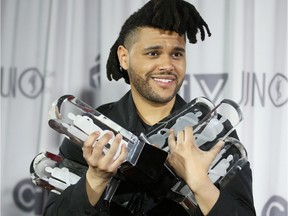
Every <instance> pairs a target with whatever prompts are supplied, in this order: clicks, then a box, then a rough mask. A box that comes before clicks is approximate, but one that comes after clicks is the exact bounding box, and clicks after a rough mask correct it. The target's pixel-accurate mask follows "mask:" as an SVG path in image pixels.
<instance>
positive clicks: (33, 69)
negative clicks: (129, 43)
mask: <svg viewBox="0 0 288 216" xmlns="http://www.w3.org/2000/svg"><path fill="white" fill-rule="evenodd" d="M145 2H147V1H144V0H137V1H135V0H121V1H119V0H117V1H113V0H85V1H81V0H61V1H57V0H41V1H39V0H1V77H0V78H1V82H0V89H1V134H0V135H1V214H2V215H3V216H13V215H17V216H18V215H41V212H42V207H43V204H44V203H45V193H44V192H43V191H42V190H41V189H39V188H36V187H34V186H33V185H32V184H31V181H30V176H29V166H30V162H31V160H32V159H33V158H34V156H35V155H36V154H37V153H39V152H41V151H46V150H48V151H51V152H54V153H57V152H58V147H59V145H60V143H61V140H62V137H60V136H59V135H57V134H56V132H54V131H52V129H50V128H49V127H48V124H47V114H48V109H49V106H50V105H51V103H52V101H53V100H55V99H57V98H58V97H59V96H61V95H63V94H73V95H75V96H77V97H79V98H81V99H82V100H84V101H86V102H87V103H89V104H91V105H92V106H95V107H96V106H98V105H100V104H102V103H106V102H110V101H114V100H117V99H118V98H119V97H121V96H122V95H123V94H124V93H125V92H126V90H127V89H128V88H129V86H127V85H125V84H124V81H123V80H121V81H119V82H109V81H108V80H107V78H106V74H105V67H106V60H107V57H108V54H109V50H110V47H111V46H112V44H113V43H114V41H115V40H116V38H117V36H118V33H119V31H120V27H121V26H122V24H123V22H124V21H125V19H126V18H127V17H128V16H129V15H130V14H131V13H132V12H134V11H135V10H136V9H137V8H139V7H141V6H142V5H143V4H144V3H145ZM190 2H192V3H193V4H194V5H195V6H196V8H198V10H199V12H200V13H201V15H202V16H203V18H204V19H205V20H206V21H207V23H208V24H209V27H210V29H211V31H212V37H211V38H207V40H206V41H204V42H201V41H200V40H199V43H198V44H196V45H188V57H187V58H188V65H187V66H188V67H187V68H188V74H187V76H186V80H185V82H184V85H183V87H182V89H181V91H180V93H181V95H182V96H183V97H184V98H185V99H186V100H187V101H190V100H192V99H193V98H195V97H197V96H200V95H204V96H206V97H209V98H210V99H211V100H213V101H214V102H215V103H217V102H219V101H220V100H221V99H223V98H229V99H232V100H234V101H236V102H238V103H239V104H240V106H241V107H242V109H243V112H244V117H245V119H244V122H243V123H241V125H240V126H239V127H238V133H239V135H240V139H241V141H242V142H243V144H244V145H245V146H246V148H247V150H248V156H249V160H250V162H251V166H252V169H253V181H254V182H253V184H254V199H255V206H256V210H257V215H261V216H284V215H287V212H288V210H287V200H288V198H287V194H288V191H287V182H288V176H287V175H288V166H287V144H288V126H287V122H288V116H287V112H288V104H287V103H288V102H287V101H288V97H287V95H288V94H287V90H288V89H287V83H288V72H287V49H288V48H287V47H288V45H287V36H288V34H287V24H288V21H287V10H288V9H287V0H277V1H275V0H239V1H230V0H217V1H208V0H193V1H192V0H191V1H190Z"/></svg>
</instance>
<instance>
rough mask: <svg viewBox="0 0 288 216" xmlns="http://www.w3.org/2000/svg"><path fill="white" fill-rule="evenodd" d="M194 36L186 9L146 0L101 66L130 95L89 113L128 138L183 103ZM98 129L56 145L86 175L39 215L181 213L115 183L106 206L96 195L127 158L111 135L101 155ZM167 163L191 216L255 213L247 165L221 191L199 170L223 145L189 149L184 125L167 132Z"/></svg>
mask: <svg viewBox="0 0 288 216" xmlns="http://www.w3.org/2000/svg"><path fill="white" fill-rule="evenodd" d="M198 30H200V33H201V39H202V40H204V39H205V30H206V31H207V33H208V35H209V36H210V31H209V28H208V26H207V24H206V23H205V21H204V20H203V19H202V18H201V16H200V15H199V13H198V12H197V10H196V9H195V8H194V6H193V5H191V4H189V3H187V2H185V1H182V0H152V1H149V2H148V3H147V4H145V5H144V6H143V7H142V8H141V9H139V10H138V11H137V12H135V13H134V14H132V15H131V16H130V17H129V18H128V19H127V21H126V22H125V23H124V25H123V26H122V29H121V32H120V34H119V38H118V39H117V41H116V42H115V44H114V45H113V47H112V48H111V52H110V56H109V59H108V62H107V75H108V79H110V80H112V79H115V80H118V79H120V78H124V80H125V82H126V83H128V84H130V86H131V90H130V91H129V92H127V93H126V94H125V95H124V96H123V97H122V98H121V99H120V100H119V101H117V102H114V103H109V104H105V105H102V106H101V107H99V108H98V109H97V110H98V111H100V112H101V113H103V114H104V115H105V116H107V117H108V118H110V119H112V120H113V121H115V122H116V123H118V124H119V125H121V126H122V127H124V128H126V129H127V130H129V131H131V132H132V133H134V134H135V135H139V134H140V133H141V132H144V133H145V132H147V131H149V128H150V127H151V126H153V125H155V124H157V123H158V122H159V121H161V120H162V119H164V118H165V117H167V116H168V115H169V114H171V113H172V112H174V111H175V110H178V109H180V108H181V107H182V106H183V105H185V104H186V103H185V101H184V100H183V99H182V98H181V97H180V96H179V95H178V94H177V92H178V90H179V89H180V87H181V84H182V82H183V80H184V75H185V71H186V56H185V55H186V53H185V50H186V48H185V47H186V37H187V38H188V40H189V42H190V43H196V41H197V40H196V34H197V32H198ZM99 136H100V133H99V132H98V131H96V132H94V133H93V134H91V135H90V136H89V137H88V139H87V140H86V141H85V143H84V146H83V151H82V148H81V147H80V146H78V145H77V144H74V143H72V142H71V141H68V140H64V142H63V143H62V145H61V147H60V154H61V155H62V156H64V157H66V158H68V159H70V160H73V161H76V162H78V163H82V164H85V165H88V171H87V173H86V175H85V176H83V177H82V178H81V179H80V180H79V182H78V183H77V184H76V185H73V186H70V187H69V188H67V189H66V190H65V191H64V192H63V193H62V194H61V195H56V194H50V197H49V201H48V204H47V207H46V211H45V215H177V216H178V215H188V214H187V212H186V211H184V209H183V208H182V207H181V206H180V205H179V204H177V203H175V202H173V201H172V200H169V199H165V198H164V199H159V198H157V197H155V196H154V195H153V194H151V193H149V191H145V190H143V189H142V188H141V187H137V186H134V185H129V184H128V185H127V182H121V183H120V186H119V188H118V189H117V191H116V194H115V196H114V197H113V199H112V202H111V203H109V204H107V203H106V202H105V201H104V199H103V196H104V194H105V189H106V187H107V185H108V183H109V181H110V179H111V178H112V177H113V176H114V175H115V173H116V171H117V169H118V167H119V166H120V165H121V164H122V163H123V162H124V160H125V158H126V156H127V150H126V148H125V145H122V146H121V153H120V155H119V156H118V157H117V158H116V159H115V158H114V155H115V154H116V151H117V149H118V146H119V145H120V144H121V135H117V136H116V138H115V140H114V142H113V145H112V147H111V149H109V150H108V151H107V153H106V154H105V155H104V154H102V151H103V148H104V146H105V144H107V143H108V141H109V140H110V139H111V137H112V132H108V133H106V134H105V135H104V136H102V137H101V138H100V139H99V140H98V137H99ZM168 143H169V148H170V153H169V156H168V158H167V162H168V163H169V164H170V166H171V167H172V169H173V170H174V171H175V172H176V173H177V175H178V176H179V177H180V178H182V179H183V180H184V181H185V182H186V184H187V185H188V186H189V187H190V189H191V190H192V191H193V193H194V195H195V199H196V201H197V204H198V207H197V208H196V209H195V211H194V215H230V216H231V215H245V216H249V215H255V210H254V206H253V195H252V183H251V182H252V177H251V170H250V167H249V163H247V165H246V166H245V167H244V168H243V169H242V170H241V172H239V173H238V174H237V176H235V178H234V179H233V180H232V181H231V182H230V183H229V184H228V185H227V186H226V187H225V188H221V187H219V188H217V187H216V186H215V185H214V184H213V183H212V182H211V180H210V179H209V177H208V175H207V172H208V169H209V166H210V164H211V162H212V161H213V160H214V158H215V157H216V155H217V154H218V153H219V151H220V150H221V147H222V146H223V142H219V143H217V144H216V145H215V146H214V147H213V148H212V149H211V150H209V151H202V150H200V149H199V148H198V147H197V145H196V144H195V140H194V137H193V131H192V128H191V127H186V128H185V130H184V131H180V132H179V133H178V134H177V137H175V136H174V133H173V131H171V132H170V135H169V139H168Z"/></svg>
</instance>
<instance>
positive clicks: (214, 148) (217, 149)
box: [210, 140, 225, 157]
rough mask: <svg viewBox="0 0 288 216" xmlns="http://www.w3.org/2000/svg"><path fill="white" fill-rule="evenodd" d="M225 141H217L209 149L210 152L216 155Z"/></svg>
mask: <svg viewBox="0 0 288 216" xmlns="http://www.w3.org/2000/svg"><path fill="white" fill-rule="evenodd" d="M224 144H225V142H224V141H223V140H220V141H218V142H217V143H216V144H215V145H214V146H213V147H212V148H211V149H210V152H212V153H213V155H215V157H216V156H217V154H218V153H219V152H220V151H221V149H222V148H223V146H224Z"/></svg>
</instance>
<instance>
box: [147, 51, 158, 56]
mask: <svg viewBox="0 0 288 216" xmlns="http://www.w3.org/2000/svg"><path fill="white" fill-rule="evenodd" d="M148 55H149V56H157V55H158V53H157V52H149V53H148Z"/></svg>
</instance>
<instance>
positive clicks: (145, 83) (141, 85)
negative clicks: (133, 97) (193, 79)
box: [129, 70, 184, 104]
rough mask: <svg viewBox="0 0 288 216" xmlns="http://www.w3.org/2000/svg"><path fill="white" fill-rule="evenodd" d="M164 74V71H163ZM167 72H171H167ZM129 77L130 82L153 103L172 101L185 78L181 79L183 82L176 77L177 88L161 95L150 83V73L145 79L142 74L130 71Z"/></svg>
mask: <svg viewBox="0 0 288 216" xmlns="http://www.w3.org/2000/svg"><path fill="white" fill-rule="evenodd" d="M162 74H163V73H162ZM164 74H165V73H164ZM166 74H169V72H166ZM129 79H130V84H131V85H133V86H134V88H135V89H136V90H137V92H138V93H139V94H140V95H141V96H142V97H143V98H145V99H146V100H148V101H150V102H153V103H160V104H163V103H168V102H169V101H171V100H172V99H173V98H174V97H175V95H176V94H177V92H178V91H179V89H180V87H181V85H182V82H183V80H184V79H183V80H181V82H178V78H177V79H176V83H177V84H176V88H175V89H174V91H173V92H172V93H171V94H170V95H168V96H166V97H164V96H161V95H160V94H159V93H157V91H155V90H154V89H153V88H152V86H151V85H150V84H149V80H150V76H149V75H148V76H147V78H146V79H143V78H142V77H141V76H139V75H138V74H136V73H134V71H133V70H132V71H130V73H129Z"/></svg>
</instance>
